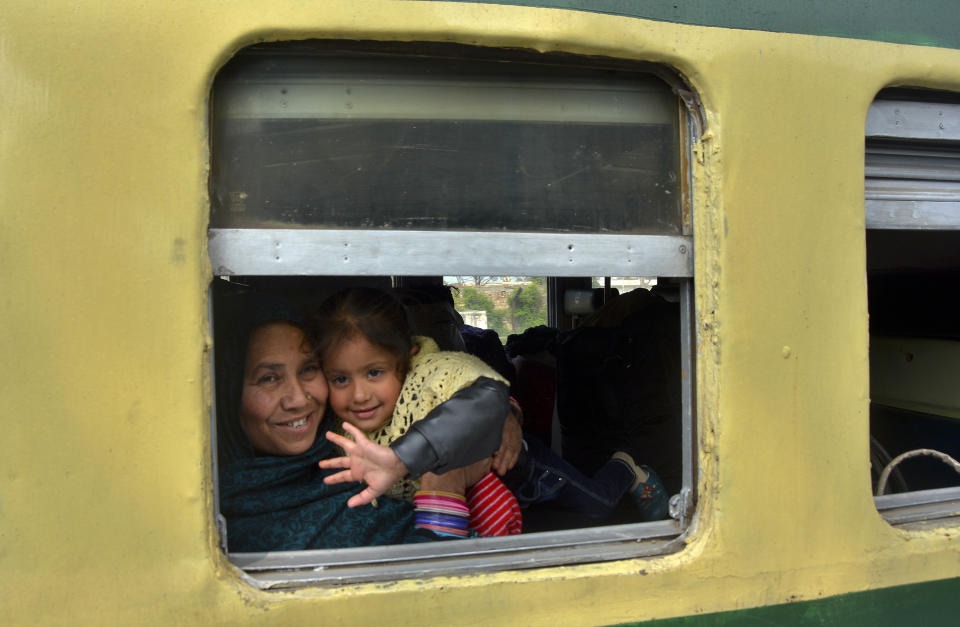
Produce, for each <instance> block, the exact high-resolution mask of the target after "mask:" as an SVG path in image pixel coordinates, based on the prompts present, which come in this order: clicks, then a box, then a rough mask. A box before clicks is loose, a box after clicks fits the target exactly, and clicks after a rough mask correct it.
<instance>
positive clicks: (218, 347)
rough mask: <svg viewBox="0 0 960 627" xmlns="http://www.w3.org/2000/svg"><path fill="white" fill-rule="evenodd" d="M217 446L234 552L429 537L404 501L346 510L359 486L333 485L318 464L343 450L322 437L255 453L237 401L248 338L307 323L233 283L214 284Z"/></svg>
mask: <svg viewBox="0 0 960 627" xmlns="http://www.w3.org/2000/svg"><path fill="white" fill-rule="evenodd" d="M213 293H214V310H215V312H216V324H215V327H216V329H215V338H214V340H215V352H214V356H215V360H216V388H217V448H218V464H219V479H220V512H221V513H222V514H223V515H224V517H225V518H226V520H227V543H228V547H229V550H230V551H231V552H254V551H291V550H302V549H326V548H342V547H350V546H367V545H374V544H399V543H403V542H417V541H422V540H425V539H428V537H426V536H425V535H423V533H422V532H420V533H417V532H415V528H414V526H413V510H412V508H411V507H410V506H409V505H408V504H407V503H403V502H400V501H393V500H391V499H385V498H383V499H380V506H379V507H377V508H374V507H371V506H362V507H358V508H355V509H351V508H348V507H347V505H346V502H347V499H349V498H350V497H351V496H352V495H354V494H356V493H357V492H358V491H359V490H360V486H359V485H358V484H356V483H341V484H337V485H333V486H328V485H326V484H324V483H323V477H324V476H326V475H328V474H330V472H331V471H326V470H321V469H320V468H319V467H317V462H318V461H320V460H321V459H326V458H328V457H335V456H337V454H338V451H337V450H336V449H335V447H334V446H333V445H332V444H331V443H330V442H329V441H328V440H327V439H326V438H325V437H324V433H326V431H327V430H328V429H329V428H330V427H331V423H330V421H329V419H324V421H322V422H321V424H320V428H319V430H318V432H317V439H316V441H315V442H314V443H313V445H312V446H311V447H310V448H309V450H307V451H306V452H304V453H302V454H300V455H295V456H289V457H284V456H279V457H274V456H257V455H256V454H255V453H254V450H253V447H252V446H251V445H250V442H249V441H248V440H247V437H246V435H245V434H244V433H243V429H242V428H241V427H240V398H241V393H242V391H243V373H244V368H245V366H246V356H247V347H248V345H249V342H250V336H251V335H253V332H254V331H255V330H256V329H257V328H258V327H260V326H262V325H264V324H267V323H268V322H277V321H284V322H290V323H293V324H295V325H297V326H302V325H301V321H300V316H298V315H297V314H296V312H295V311H294V310H293V309H292V308H290V307H289V306H287V305H285V304H284V303H282V302H279V301H277V300H276V299H273V298H271V297H268V296H266V295H263V294H259V293H256V292H253V291H249V290H244V289H238V288H236V286H235V285H233V284H227V283H224V282H219V281H218V282H216V283H215V285H214V290H213Z"/></svg>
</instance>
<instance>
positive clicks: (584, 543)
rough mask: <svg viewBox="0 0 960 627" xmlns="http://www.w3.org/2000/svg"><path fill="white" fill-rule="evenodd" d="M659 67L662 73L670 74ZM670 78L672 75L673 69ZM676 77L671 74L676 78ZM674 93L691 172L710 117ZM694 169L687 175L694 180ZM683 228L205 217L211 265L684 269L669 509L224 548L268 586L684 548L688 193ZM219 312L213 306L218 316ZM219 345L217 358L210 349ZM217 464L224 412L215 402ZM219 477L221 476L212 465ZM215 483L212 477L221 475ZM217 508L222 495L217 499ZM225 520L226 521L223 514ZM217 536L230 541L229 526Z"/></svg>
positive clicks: (475, 270) (277, 270) (302, 270)
mask: <svg viewBox="0 0 960 627" xmlns="http://www.w3.org/2000/svg"><path fill="white" fill-rule="evenodd" d="M659 78H661V79H664V77H663V76H659ZM667 82H668V83H670V81H669V80H668V81H667ZM675 82H676V81H675V79H674V83H675ZM674 83H671V84H673V86H674V90H675V92H676V93H677V94H678V103H681V104H680V106H678V111H679V113H678V114H679V115H683V116H684V118H685V121H684V122H683V123H682V125H681V128H682V129H683V130H684V131H685V135H683V136H682V137H681V140H682V141H681V142H680V144H679V149H680V150H681V151H682V155H681V162H682V166H683V168H682V169H683V171H684V176H685V177H686V178H687V179H689V178H690V177H692V173H691V172H690V169H689V163H690V160H691V153H692V146H693V144H694V142H696V141H697V139H698V138H699V136H700V133H701V130H702V118H701V116H700V112H699V102H698V100H697V98H696V97H695V95H694V94H692V93H691V92H689V91H686V90H684V89H680V88H679V87H678V85H677V84H674ZM690 184H691V181H690V180H687V185H690ZM684 205H685V206H684V208H683V211H684V216H685V217H684V222H683V234H682V235H662V234H661V235H656V234H606V233H604V234H582V233H577V234H565V233H552V232H539V233H528V232H491V231H483V232H467V231H459V232H458V231H406V230H386V229H370V230H358V229H354V230H350V229H322V228H300V227H294V228H289V229H209V242H208V244H209V245H208V251H209V255H210V262H211V267H212V269H213V274H214V275H227V276H230V275H241V276H243V275H248V276H249V275H262V276H275V275H285V276H296V275H301V276H305V275H311V276H382V275H391V276H398V275H432V274H437V273H438V272H439V271H442V272H443V273H444V274H483V275H509V274H518V273H519V274H523V275H527V276H551V277H565V276H660V277H675V278H680V279H683V281H682V283H681V290H680V312H681V318H682V319H681V338H680V342H681V364H680V367H681V368H682V370H683V372H684V373H685V376H684V377H683V378H682V384H681V395H682V404H683V407H682V420H683V430H682V455H683V475H682V486H681V492H680V494H678V495H674V496H673V498H672V499H671V503H670V513H671V516H672V518H671V519H668V520H663V521H656V522H649V523H635V524H628V525H607V526H597V527H587V528H580V529H569V530H563V531H552V532H541V533H531V534H525V535H521V536H513V537H506V538H483V539H474V540H456V541H451V542H433V543H425V544H416V545H397V546H386V547H356V548H350V549H331V550H312V551H271V552H263V553H229V552H228V553H227V557H228V559H229V560H230V562H231V563H233V564H234V565H235V566H237V567H238V568H240V569H241V571H242V575H241V576H242V577H243V578H244V579H245V580H246V581H248V583H250V585H252V586H255V587H258V588H261V589H284V588H298V587H305V586H317V585H321V586H337V585H343V584H353V583H362V582H373V581H393V580H397V579H401V578H423V577H431V576H438V575H457V574H459V575H463V574H470V573H477V572H488V571H503V570H520V569H529V568H542V567H550V566H559V565H570V564H584V563H594V562H604V561H615V560H623V559H632V558H637V557H645V556H653V555H663V554H667V553H671V552H675V551H679V550H681V549H682V548H683V547H684V546H685V537H686V534H687V529H688V528H689V525H690V521H691V518H692V516H693V515H694V506H695V498H694V495H695V481H696V466H695V463H696V459H695V457H696V456H695V419H696V409H695V405H694V400H695V396H696V390H695V383H694V381H695V378H694V374H693V373H694V372H695V357H694V356H695V350H696V347H695V342H696V339H695V334H694V323H695V319H694V318H695V305H694V290H693V275H694V260H693V235H692V228H691V227H690V223H691V220H690V216H691V214H692V211H693V209H692V206H691V202H690V198H689V196H685V197H684ZM212 325H213V319H212V316H211V326H212ZM212 354H213V353H212V351H211V359H212ZM211 434H212V437H213V441H214V446H213V449H212V455H213V457H214V469H216V450H217V449H216V442H215V437H216V415H215V408H214V411H213V412H211ZM214 482H215V483H216V482H217V476H216V473H214ZM214 489H215V493H216V486H214ZM214 510H215V515H216V516H217V519H218V521H219V520H220V513H219V501H218V500H217V499H215V502H214ZM218 526H219V524H218ZM222 531H223V533H222V535H221V542H222V544H223V546H225V545H226V532H225V530H222Z"/></svg>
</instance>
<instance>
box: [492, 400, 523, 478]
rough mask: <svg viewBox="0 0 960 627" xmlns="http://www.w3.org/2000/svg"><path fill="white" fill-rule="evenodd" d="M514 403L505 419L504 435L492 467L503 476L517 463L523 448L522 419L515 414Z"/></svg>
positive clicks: (494, 455) (494, 456)
mask: <svg viewBox="0 0 960 627" xmlns="http://www.w3.org/2000/svg"><path fill="white" fill-rule="evenodd" d="M515 411H516V409H515V407H514V406H513V404H511V405H510V413H509V414H507V419H506V420H504V421H503V437H502V438H501V439H500V448H499V449H497V451H496V452H495V453H494V454H493V462H492V464H491V467H492V469H493V471H494V472H495V473H497V474H498V475H500V476H501V477H502V476H503V475H504V474H506V473H507V471H509V470H510V469H511V468H513V467H514V466H515V465H516V464H517V459H518V458H519V457H520V450H521V449H522V448H523V429H521V428H520V419H519V417H518V416H516V415H515V414H514V412H515Z"/></svg>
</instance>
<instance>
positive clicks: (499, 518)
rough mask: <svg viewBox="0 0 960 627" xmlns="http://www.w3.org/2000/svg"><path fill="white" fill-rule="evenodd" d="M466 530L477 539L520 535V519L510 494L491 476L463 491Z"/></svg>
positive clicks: (517, 508)
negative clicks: (466, 508)
mask: <svg viewBox="0 0 960 627" xmlns="http://www.w3.org/2000/svg"><path fill="white" fill-rule="evenodd" d="M467 506H468V507H469V508H470V528H471V529H473V530H474V531H476V532H477V534H479V535H481V536H509V535H515V534H518V533H520V530H521V528H522V527H523V516H522V515H521V514H520V503H518V502H517V497H515V496H514V495H513V492H511V491H510V490H508V489H507V486H505V485H504V484H503V481H500V478H499V477H497V476H496V475H495V474H493V473H492V472H488V473H487V474H485V475H484V476H483V478H482V479H480V481H478V482H477V483H475V484H474V485H473V487H471V488H468V489H467Z"/></svg>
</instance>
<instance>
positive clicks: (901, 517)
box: [873, 487, 960, 526]
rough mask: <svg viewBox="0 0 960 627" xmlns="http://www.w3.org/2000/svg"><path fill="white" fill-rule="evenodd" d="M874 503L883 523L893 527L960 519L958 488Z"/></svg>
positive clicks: (907, 494)
mask: <svg viewBox="0 0 960 627" xmlns="http://www.w3.org/2000/svg"><path fill="white" fill-rule="evenodd" d="M873 500H874V503H876V506H877V510H878V511H879V512H880V515H881V516H883V519H884V520H886V521H887V522H888V523H890V524H891V525H895V526H901V525H908V524H913V523H918V522H924V521H931V520H940V519H944V518H956V517H957V516H960V487H953V488H938V489H935V490H915V491H912V492H902V493H898V494H884V495H882V496H875V497H873Z"/></svg>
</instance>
